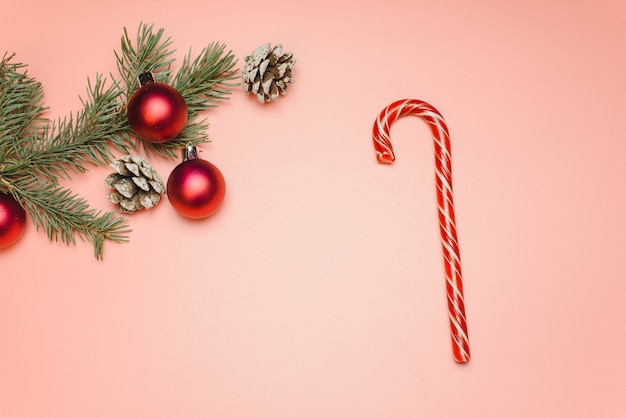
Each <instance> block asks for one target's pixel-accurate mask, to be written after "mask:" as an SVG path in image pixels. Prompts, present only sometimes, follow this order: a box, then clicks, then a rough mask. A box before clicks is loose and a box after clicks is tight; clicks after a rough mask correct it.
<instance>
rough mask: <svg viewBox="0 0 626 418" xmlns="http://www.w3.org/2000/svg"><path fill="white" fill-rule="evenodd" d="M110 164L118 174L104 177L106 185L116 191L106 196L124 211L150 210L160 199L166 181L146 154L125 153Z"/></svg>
mask: <svg viewBox="0 0 626 418" xmlns="http://www.w3.org/2000/svg"><path fill="white" fill-rule="evenodd" d="M110 166H111V167H112V168H113V169H114V170H115V173H112V174H109V175H108V176H107V177H106V178H105V179H104V185H105V186H107V187H110V188H112V189H114V190H113V192H111V193H109V194H108V195H107V198H108V199H109V201H110V202H111V203H114V204H116V205H118V206H119V207H118V210H119V211H120V212H122V213H133V212H135V211H137V210H141V209H150V208H151V207H153V206H154V205H156V204H157V203H159V200H161V195H162V194H163V193H165V184H164V183H163V179H162V178H161V176H160V175H159V173H157V171H156V170H155V169H154V168H153V167H152V166H151V165H150V163H149V162H148V161H146V160H145V159H144V158H143V157H140V156H138V155H133V156H130V155H124V156H122V157H120V159H119V160H115V161H113V162H112V163H111V164H110Z"/></svg>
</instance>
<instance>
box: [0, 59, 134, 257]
mask: <svg viewBox="0 0 626 418" xmlns="http://www.w3.org/2000/svg"><path fill="white" fill-rule="evenodd" d="M12 57H13V55H11V56H10V58H12ZM10 58H9V59H10ZM25 67H26V66H25V65H23V64H14V63H11V62H10V61H9V60H6V59H5V60H3V61H2V65H1V66H0V77H1V78H0V120H2V125H0V129H1V130H0V191H3V192H9V193H11V195H12V196H13V197H14V198H15V199H16V200H17V201H18V202H20V204H21V205H22V206H23V207H24V208H25V209H26V210H27V212H28V213H29V215H30V218H31V221H32V223H33V224H34V225H35V227H36V228H37V230H39V228H43V229H44V231H45V232H46V235H47V236H48V238H49V239H51V240H55V241H58V240H59V239H60V240H61V241H62V242H64V243H66V244H76V238H75V237H76V236H77V237H79V238H80V239H81V240H89V241H91V242H93V244H94V254H95V256H96V258H97V259H102V251H103V245H104V241H105V239H109V240H112V241H115V242H125V241H127V240H128V233H129V232H130V230H129V229H128V227H127V221H126V219H123V218H115V217H114V215H115V214H114V213H104V214H103V213H102V212H100V211H96V210H94V209H91V208H89V205H88V203H87V202H86V201H85V200H84V199H82V198H80V197H79V196H78V195H76V194H72V192H71V191H70V190H69V189H66V188H63V187H60V186H59V185H58V177H57V176H59V177H66V178H69V175H68V172H69V171H74V172H84V171H86V169H85V168H83V167H82V166H81V164H82V163H84V162H87V161H89V162H91V163H92V164H100V163H102V162H103V161H106V159H107V158H108V157H109V155H110V153H111V151H110V150H108V148H105V146H104V143H102V144H100V143H98V140H100V141H102V139H98V140H96V138H102V137H103V136H105V135H103V134H106V133H108V132H109V131H112V130H115V128H116V127H118V126H119V125H120V123H117V124H115V123H111V122H112V119H111V118H113V117H118V116H116V113H117V112H113V113H112V112H110V106H112V105H113V104H115V102H114V101H111V100H110V98H111V96H107V95H106V94H104V92H105V91H104V90H103V89H102V88H101V86H102V85H101V84H100V83H99V82H98V81H96V83H95V85H94V87H93V89H92V90H91V91H92V93H94V94H93V95H92V96H91V98H92V99H93V106H92V104H91V102H84V103H83V104H84V107H85V109H84V110H83V111H82V112H79V114H78V116H77V117H76V118H75V119H74V118H72V117H70V118H69V120H65V121H63V122H60V123H59V125H58V128H56V129H55V128H52V129H50V128H49V127H48V121H47V120H45V119H43V118H42V117H41V114H42V112H43V110H44V108H43V107H42V106H41V105H40V103H41V101H42V98H43V89H42V88H41V85H40V84H39V83H38V82H37V81H36V80H34V79H33V78H30V77H28V76H27V74H26V72H25V71H22V70H23V69H24V68H25ZM101 93H102V94H101ZM99 96H102V97H104V100H102V101H101V102H102V104H104V106H100V105H98V103H99V101H98V99H97V97H99ZM111 115H113V116H111ZM6 116H8V117H6ZM76 137H78V141H76V142H74V141H75V139H76ZM94 148H95V150H94Z"/></svg>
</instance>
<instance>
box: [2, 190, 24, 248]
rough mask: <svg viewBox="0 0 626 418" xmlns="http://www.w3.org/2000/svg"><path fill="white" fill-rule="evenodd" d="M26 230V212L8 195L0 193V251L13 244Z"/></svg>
mask: <svg viewBox="0 0 626 418" xmlns="http://www.w3.org/2000/svg"><path fill="white" fill-rule="evenodd" d="M25 229H26V211H25V210H24V208H23V207H22V206H21V205H20V204H19V203H18V201H17V200H15V199H14V198H13V196H11V195H10V194H7V193H2V192H0V249H2V248H6V247H8V246H10V245H13V244H15V243H16V242H17V241H18V240H19V239H20V238H21V237H22V235H23V234H24V230H25Z"/></svg>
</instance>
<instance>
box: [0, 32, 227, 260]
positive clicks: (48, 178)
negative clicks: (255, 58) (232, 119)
mask: <svg viewBox="0 0 626 418" xmlns="http://www.w3.org/2000/svg"><path fill="white" fill-rule="evenodd" d="M163 33H164V31H163V29H159V30H158V31H156V32H155V31H154V30H153V26H152V25H146V24H141V25H140V27H139V28H138V31H137V36H136V38H135V40H134V41H133V40H131V38H130V36H129V34H128V31H127V30H126V28H124V33H123V36H122V39H121V52H117V51H115V57H116V62H117V68H118V71H119V74H120V77H121V80H120V81H117V80H116V79H115V77H113V76H111V78H110V82H109V83H107V80H106V79H105V78H104V77H102V76H101V75H96V77H95V80H94V82H93V83H92V82H91V81H90V80H89V79H88V81H87V82H88V88H87V97H86V99H83V98H81V99H80V100H81V104H82V109H81V110H79V111H78V112H76V113H74V114H70V115H69V117H66V118H59V119H58V120H56V121H54V122H52V123H51V122H50V121H49V120H47V119H45V118H44V117H43V113H44V111H45V110H46V108H44V107H43V105H42V101H43V89H42V87H41V84H40V83H39V82H37V81H36V80H35V79H33V78H31V77H29V76H28V75H27V74H26V72H25V67H26V66H25V65H24V64H19V63H14V62H12V58H13V56H14V55H6V54H5V56H4V57H3V59H2V61H0V191H8V192H10V193H11V194H12V195H13V196H14V197H15V198H16V199H17V200H18V201H19V202H20V204H21V205H22V206H23V207H24V208H25V209H26V210H27V211H28V212H29V214H30V215H31V219H32V222H33V223H34V224H35V225H36V227H37V229H39V228H42V229H43V230H44V231H45V232H46V235H47V236H48V238H49V239H51V240H55V241H58V240H61V241H62V242H64V243H66V244H75V243H76V237H79V238H80V239H81V240H89V241H91V242H93V245H94V254H95V256H96V258H98V259H101V258H102V250H103V244H104V241H105V240H106V239H108V240H112V241H114V242H125V241H127V240H128V233H129V232H130V230H129V229H128V227H127V223H126V220H125V219H120V218H116V217H115V213H113V212H107V213H102V212H100V211H96V210H94V209H91V208H90V207H89V205H88V203H87V202H86V201H85V200H84V199H82V198H81V197H79V196H78V195H76V194H73V193H72V192H71V191H70V190H69V189H67V188H64V187H61V186H60V185H59V179H70V178H71V175H72V174H76V173H84V172H86V171H88V167H89V166H102V165H106V164H108V163H110V162H111V160H112V159H113V154H114V152H115V151H117V152H121V153H128V152H129V151H130V150H139V148H140V147H141V148H143V150H144V151H145V153H146V154H148V155H150V154H154V155H159V156H162V157H165V158H168V159H176V158H179V156H180V155H179V152H180V149H181V148H183V147H184V146H185V145H186V144H189V143H191V144H193V145H199V144H201V143H204V142H207V141H208V136H207V134H206V130H207V127H208V123H207V121H206V120H198V116H199V113H200V112H202V111H203V110H206V109H208V108H211V107H215V106H216V105H217V103H219V102H221V101H223V100H226V99H227V96H228V94H230V88H231V87H234V86H236V85H237V84H238V83H233V80H234V79H235V78H236V69H234V67H235V64H236V62H237V61H236V59H235V58H234V56H233V54H232V52H231V51H229V52H228V53H225V52H224V51H225V47H224V45H222V44H218V43H214V44H211V45H209V46H208V47H207V48H204V49H203V50H202V52H201V53H200V55H199V56H198V57H196V58H195V59H192V58H191V54H190V53H189V54H188V55H187V56H186V57H185V58H184V59H183V63H182V65H181V68H180V70H179V71H178V73H177V74H176V76H175V78H174V80H173V82H172V73H171V66H172V63H173V62H174V59H173V57H172V56H173V54H174V52H175V50H170V49H169V48H170V46H171V44H172V42H171V40H170V39H169V38H164V37H163ZM148 71H149V72H152V73H153V74H154V76H155V78H156V79H157V81H160V82H163V83H168V84H170V85H173V86H174V88H177V89H178V90H179V91H180V92H181V94H182V96H183V98H184V99H185V102H186V103H187V107H188V112H189V118H188V123H187V126H186V128H185V129H184V130H183V132H182V133H181V134H180V135H179V136H178V137H177V138H176V139H174V140H173V141H169V142H167V143H165V144H151V143H148V142H145V141H141V140H139V139H138V138H136V137H135V135H134V134H133V133H132V130H131V129H130V126H129V123H128V120H127V118H126V103H127V101H128V99H129V98H130V96H131V95H132V94H133V93H134V92H135V91H136V90H137V88H138V87H139V81H138V76H139V75H140V74H142V73H144V72H148Z"/></svg>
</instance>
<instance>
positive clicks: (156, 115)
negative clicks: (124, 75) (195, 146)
mask: <svg viewBox="0 0 626 418" xmlns="http://www.w3.org/2000/svg"><path fill="white" fill-rule="evenodd" d="M139 82H140V83H141V87H139V89H138V90H137V91H135V92H134V93H133V95H132V96H131V97H130V100H128V109H127V113H126V115H127V117H128V123H129V124H130V127H131V129H132V130H133V132H134V133H135V134H136V135H137V136H138V137H139V138H141V139H143V140H145V141H147V142H150V143H154V144H162V143H164V142H168V141H171V140H172V139H174V138H176V137H177V136H178V134H180V133H181V132H182V131H183V129H185V125H186V124H187V118H188V114H187V104H186V103H185V99H183V96H181V94H180V93H179V92H178V91H177V90H176V89H175V88H174V87H172V86H170V85H168V84H164V83H157V82H155V81H154V77H153V76H152V74H151V73H144V74H141V75H140V76H139Z"/></svg>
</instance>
